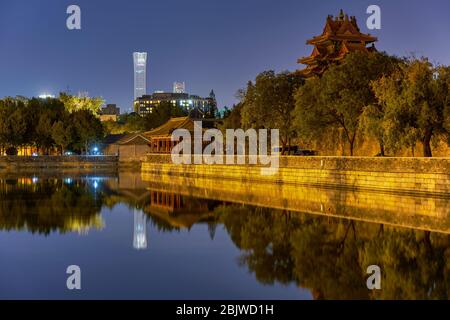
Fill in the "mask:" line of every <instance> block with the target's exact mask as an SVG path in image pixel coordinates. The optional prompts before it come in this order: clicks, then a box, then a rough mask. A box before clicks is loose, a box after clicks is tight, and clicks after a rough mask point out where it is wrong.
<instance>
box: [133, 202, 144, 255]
mask: <svg viewBox="0 0 450 320" xmlns="http://www.w3.org/2000/svg"><path fill="white" fill-rule="evenodd" d="M133 248H135V249H138V250H139V249H146V248H147V223H146V219H145V214H144V213H143V212H142V211H141V210H138V209H134V233H133Z"/></svg>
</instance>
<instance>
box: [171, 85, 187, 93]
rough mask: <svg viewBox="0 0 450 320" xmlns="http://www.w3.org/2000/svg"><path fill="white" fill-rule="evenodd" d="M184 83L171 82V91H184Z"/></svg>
mask: <svg viewBox="0 0 450 320" xmlns="http://www.w3.org/2000/svg"><path fill="white" fill-rule="evenodd" d="M185 92H186V84H185V83H184V82H174V83H173V93H185Z"/></svg>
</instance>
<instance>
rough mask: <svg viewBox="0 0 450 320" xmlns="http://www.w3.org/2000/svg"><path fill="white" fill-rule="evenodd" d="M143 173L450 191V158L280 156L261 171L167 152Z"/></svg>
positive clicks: (145, 165)
mask: <svg viewBox="0 0 450 320" xmlns="http://www.w3.org/2000/svg"><path fill="white" fill-rule="evenodd" d="M142 171H143V172H145V173H154V174H162V175H174V176H187V177H206V178H214V179H234V180H240V181H260V182H271V183H286V184H298V185H312V186H323V187H332V188H350V189H362V190H378V191H390V192H394V193H408V194H423V193H433V194H438V195H443V196H446V197H447V196H449V195H450V158H388V157H373V158H371V157H293V156H291V157H280V168H279V169H278V170H277V171H276V172H275V173H274V174H272V175H263V174H262V173H261V167H260V166H258V165H206V164H198V165H194V164H193V165H174V164H172V163H171V158H170V155H156V154H152V155H148V156H147V161H145V162H144V163H143V164H142Z"/></svg>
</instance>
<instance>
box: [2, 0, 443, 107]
mask: <svg viewBox="0 0 450 320" xmlns="http://www.w3.org/2000/svg"><path fill="white" fill-rule="evenodd" d="M70 4H77V5H79V6H80V7H81V10H82V30H79V31H69V30H68V29H67V28H66V19H67V14H66V8H67V6H68V5H70ZM370 4H378V5H380V7H381V9H382V29H381V30H373V31H372V30H370V31H369V30H367V28H366V25H365V21H366V19H367V16H368V15H367V14H366V8H367V7H368V5H370ZM340 8H343V9H344V10H345V11H346V12H347V13H348V14H349V15H355V16H356V17H357V19H358V22H359V24H360V28H361V30H362V31H363V32H370V33H372V34H374V35H376V36H378V37H379V42H378V43H377V47H378V48H379V49H381V50H386V51H387V52H389V53H393V54H398V55H407V54H411V53H414V54H416V55H426V56H428V57H430V58H431V59H432V61H434V62H439V63H443V64H450V41H449V39H450V1H448V0H428V1H419V0H386V1H376V0H369V1H366V0H352V1H350V0H348V1H336V0H320V1H319V0H315V1H301V0H278V1H275V0H226V1H225V0H223V1H219V0H189V1H187V0H170V1H166V0H164V1H162V0H158V1H157V0H127V1H118V0H114V1H112V0H70V1H66V0H39V1H30V0H1V1H0V41H1V45H0V97H3V96H7V95H9V96H15V95H24V96H34V95H39V94H40V93H42V92H50V93H53V94H58V92H59V91H61V90H64V89H66V88H67V86H69V88H70V90H71V91H72V93H77V92H79V91H87V92H89V94H90V95H100V96H102V97H103V98H104V99H105V100H106V102H107V103H117V104H118V105H119V106H120V107H121V108H122V111H124V110H125V109H127V108H129V107H130V106H131V104H132V99H133V61H132V52H133V51H147V52H148V53H149V65H148V84H147V85H148V89H147V90H148V92H153V91H154V90H166V91H167V90H171V89H172V83H173V82H174V81H177V80H179V81H185V82H186V86H187V91H188V92H190V93H194V94H198V95H202V96H206V95H207V94H208V93H209V91H210V90H211V89H212V88H213V89H214V90H215V91H216V95H217V98H218V101H219V106H224V105H228V106H230V105H232V104H233V103H234V102H236V100H235V98H234V95H235V93H236V91H237V90H238V89H239V88H242V87H244V86H245V84H246V82H247V81H248V80H250V79H254V77H255V76H256V75H257V74H258V73H259V72H261V71H263V70H268V69H274V70H276V71H282V70H295V69H296V68H299V67H300V66H299V65H297V63H296V61H297V58H298V57H300V56H305V55H308V54H309V53H310V51H311V50H312V48H311V47H310V46H307V45H306V44H305V41H306V39H308V38H310V37H311V36H313V35H317V34H319V33H321V31H322V28H323V26H324V22H325V18H326V16H327V15H328V14H337V13H338V11H339V9H340Z"/></svg>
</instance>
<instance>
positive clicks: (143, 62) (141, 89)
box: [133, 52, 147, 100]
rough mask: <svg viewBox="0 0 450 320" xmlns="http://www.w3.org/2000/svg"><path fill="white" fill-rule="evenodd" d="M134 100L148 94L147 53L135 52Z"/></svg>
mask: <svg viewBox="0 0 450 320" xmlns="http://www.w3.org/2000/svg"><path fill="white" fill-rule="evenodd" d="M133 62H134V100H136V99H137V98H139V97H142V96H143V95H145V94H147V52H134V53H133Z"/></svg>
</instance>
